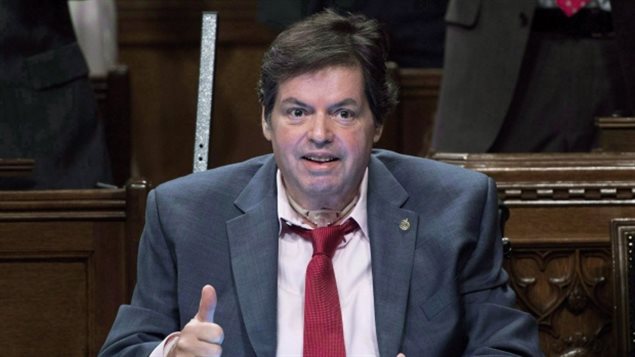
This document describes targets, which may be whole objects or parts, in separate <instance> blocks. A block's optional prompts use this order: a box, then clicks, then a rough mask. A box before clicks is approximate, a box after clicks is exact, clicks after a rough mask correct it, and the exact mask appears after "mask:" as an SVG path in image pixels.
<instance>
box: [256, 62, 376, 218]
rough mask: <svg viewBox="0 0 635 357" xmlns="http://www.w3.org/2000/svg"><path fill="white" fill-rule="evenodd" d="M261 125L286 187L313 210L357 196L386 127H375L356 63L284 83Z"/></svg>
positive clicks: (339, 205)
mask: <svg viewBox="0 0 635 357" xmlns="http://www.w3.org/2000/svg"><path fill="white" fill-rule="evenodd" d="M263 115H264V114H263ZM262 127H263V133H264V135H265V138H267V140H269V141H271V145H272V147H273V152H274V155H275V158H276V163H277V164H278V167H279V168H280V171H281V173H282V177H283V180H284V183H285V187H286V189H287V191H288V193H289V194H290V195H291V197H293V199H294V200H295V201H297V202H298V203H299V204H300V205H301V206H302V207H304V208H306V209H310V210H314V209H333V210H339V209H341V208H343V207H344V206H345V205H346V204H347V203H348V202H349V201H350V200H352V199H353V197H354V196H355V195H356V194H357V192H358V188H359V183H360V182H361V179H362V177H363V175H364V171H365V169H366V167H367V166H368V160H369V158H370V152H371V149H372V146H373V143H374V142H377V140H379V138H380V136H381V129H382V128H381V127H375V124H374V121H373V115H372V112H371V110H370V107H369V106H368V101H367V100H366V95H365V94H364V77H363V75H362V72H361V69H360V68H359V67H356V66H355V67H346V66H335V67H327V68H325V69H321V70H319V71H316V72H311V73H305V74H301V75H298V76H296V77H293V78H290V79H288V80H286V81H284V82H282V83H280V85H279V88H278V95H277V97H276V100H275V103H274V106H273V110H272V112H271V125H268V124H267V123H266V122H265V120H264V117H263V120H262Z"/></svg>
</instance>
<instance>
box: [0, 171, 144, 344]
mask: <svg viewBox="0 0 635 357" xmlns="http://www.w3.org/2000/svg"><path fill="white" fill-rule="evenodd" d="M148 189H149V188H148V184H147V183H146V182H145V181H143V180H136V181H131V182H130V183H129V184H128V185H127V186H126V187H125V188H122V189H96V190H55V191H0V272H1V273H0V316H2V318H0V331H2V333H0V351H1V352H0V354H2V355H3V356H95V355H96V354H97V352H98V351H99V349H100V348H101V345H102V344H103V342H104V340H105V338H106V335H107V334H108V331H109V330H110V326H111V324H112V321H113V320H114V317H115V314H116V312H117V309H118V307H119V305H120V304H123V303H126V302H127V301H129V299H130V295H131V291H132V287H133V285H134V280H135V271H136V267H135V261H136V254H137V245H138V240H139V237H140V235H141V230H142V228H143V224H144V211H145V200H146V195H147V192H148Z"/></svg>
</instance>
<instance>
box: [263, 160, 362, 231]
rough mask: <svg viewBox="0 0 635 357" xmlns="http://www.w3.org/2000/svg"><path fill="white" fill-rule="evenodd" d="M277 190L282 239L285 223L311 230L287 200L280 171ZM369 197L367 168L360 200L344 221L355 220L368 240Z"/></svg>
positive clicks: (277, 177)
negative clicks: (367, 203) (367, 204)
mask: <svg viewBox="0 0 635 357" xmlns="http://www.w3.org/2000/svg"><path fill="white" fill-rule="evenodd" d="M276 188H277V190H276V192H277V202H278V219H279V220H280V231H278V235H279V236H280V237H282V236H283V233H284V232H285V230H284V228H285V226H286V223H285V222H289V223H292V224H295V225H298V226H301V227H304V228H309V229H311V227H310V226H309V225H307V224H306V223H304V220H303V218H302V216H300V214H299V213H298V212H296V211H295V210H294V209H293V208H292V207H291V205H290V204H289V200H288V199H287V190H286V189H285V187H284V184H283V183H282V174H281V172H280V169H278V170H276ZM367 195H368V168H366V171H365V172H364V177H363V178H362V182H361V183H360V185H359V199H358V200H357V203H356V204H355V207H353V209H352V210H351V212H350V213H349V214H348V216H347V217H344V219H342V221H344V220H346V219H347V218H349V217H350V218H353V219H354V220H355V222H357V225H359V228H360V230H361V231H362V233H363V235H364V237H366V238H368V219H367V209H366V202H367V200H366V198H367Z"/></svg>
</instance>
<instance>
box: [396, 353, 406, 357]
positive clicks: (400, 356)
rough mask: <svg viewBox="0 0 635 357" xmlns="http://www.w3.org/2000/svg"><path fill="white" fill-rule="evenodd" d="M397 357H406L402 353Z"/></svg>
mask: <svg viewBox="0 0 635 357" xmlns="http://www.w3.org/2000/svg"><path fill="white" fill-rule="evenodd" d="M397 357H406V355H405V354H403V353H400V354H398V355H397Z"/></svg>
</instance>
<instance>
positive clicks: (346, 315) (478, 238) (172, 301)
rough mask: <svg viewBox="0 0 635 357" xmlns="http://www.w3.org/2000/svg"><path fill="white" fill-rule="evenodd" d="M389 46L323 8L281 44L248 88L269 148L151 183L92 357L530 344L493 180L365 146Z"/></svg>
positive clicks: (512, 350) (426, 352) (532, 337)
mask: <svg viewBox="0 0 635 357" xmlns="http://www.w3.org/2000/svg"><path fill="white" fill-rule="evenodd" d="M385 51H386V43H385V39H384V37H383V36H382V35H381V32H380V31H379V29H378V27H377V23H376V22H375V21H371V20H368V19H366V18H365V17H363V16H359V15H348V16H340V15H337V14H335V13H334V12H331V11H326V12H322V13H319V14H316V15H314V16H312V17H309V18H307V19H305V20H304V21H302V22H300V23H297V24H295V25H293V26H292V27H290V28H289V29H288V30H286V31H284V32H282V33H281V34H280V35H279V36H278V37H277V39H276V40H275V41H274V43H273V44H272V46H271V47H270V49H269V50H268V52H267V53H266V54H265V57H264V60H263V65H262V71H261V78H260V83H259V90H260V100H261V103H262V105H263V114H262V129H263V133H264V135H265V137H266V138H267V139H268V140H269V141H271V143H272V147H273V155H265V156H261V157H257V158H254V159H251V160H248V161H245V162H242V163H238V164H235V165H230V166H226V167H221V168H217V169H213V170H209V171H207V172H204V173H198V174H193V175H190V176H187V177H184V178H181V179H177V180H175V181H172V182H169V183H166V184H163V185H161V186H159V187H158V188H156V189H155V190H153V191H152V192H151V193H150V195H149V197H148V205H147V207H148V208H147V217H146V227H145V230H144V233H143V236H142V239H141V244H140V248H139V249H140V250H139V261H138V264H139V265H138V277H137V286H136V288H135V292H134V296H133V298H132V302H131V304H130V305H124V306H122V307H121V309H120V310H119V314H118V316H117V319H116V321H115V323H114V326H113V328H112V331H111V332H110V335H109V337H108V340H107V341H106V343H105V345H104V347H103V349H102V351H101V355H102V356H115V355H116V356H148V355H151V354H152V355H157V356H161V355H168V356H193V355H196V356H219V355H221V353H222V354H223V355H225V356H329V357H330V356H345V355H347V356H386V357H395V356H397V355H398V354H400V353H404V354H405V355H406V356H408V357H413V356H414V357H417V356H443V357H447V356H460V355H471V356H475V355H480V356H484V355H487V356H494V355H504V356H510V355H520V356H536V355H540V354H541V353H540V351H539V348H538V337H537V326H536V324H535V321H534V320H533V319H532V318H531V317H530V316H528V315H527V314H525V313H523V312H521V311H519V310H516V309H514V308H513V305H514V300H515V298H514V293H513V291H512V290H511V289H510V288H509V287H508V286H507V275H506V274H505V272H504V271H503V270H502V269H501V260H502V249H501V246H500V235H499V230H498V222H497V200H496V189H495V186H494V183H493V182H492V180H491V179H489V178H487V177H486V176H484V175H481V174H479V173H475V172H471V171H467V170H464V169H460V168H457V167H453V166H450V165H446V164H442V163H438V162H434V161H430V160H426V159H423V158H415V157H409V156H404V155H399V154H396V153H393V152H389V151H382V150H377V151H373V149H372V146H373V144H374V143H375V142H376V141H377V140H378V139H379V137H380V136H381V131H382V124H383V119H384V118H385V117H386V115H387V113H388V112H389V110H390V109H391V108H392V107H393V106H394V104H395V102H396V90H395V87H394V86H393V84H392V82H391V81H390V80H389V78H388V77H387V74H386V67H385V62H384V58H385V53H386V52H385ZM314 247H315V249H314ZM314 250H315V251H316V253H314ZM331 264H332V265H331ZM208 284H209V285H211V286H209V285H208ZM212 286H213V287H212Z"/></svg>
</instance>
